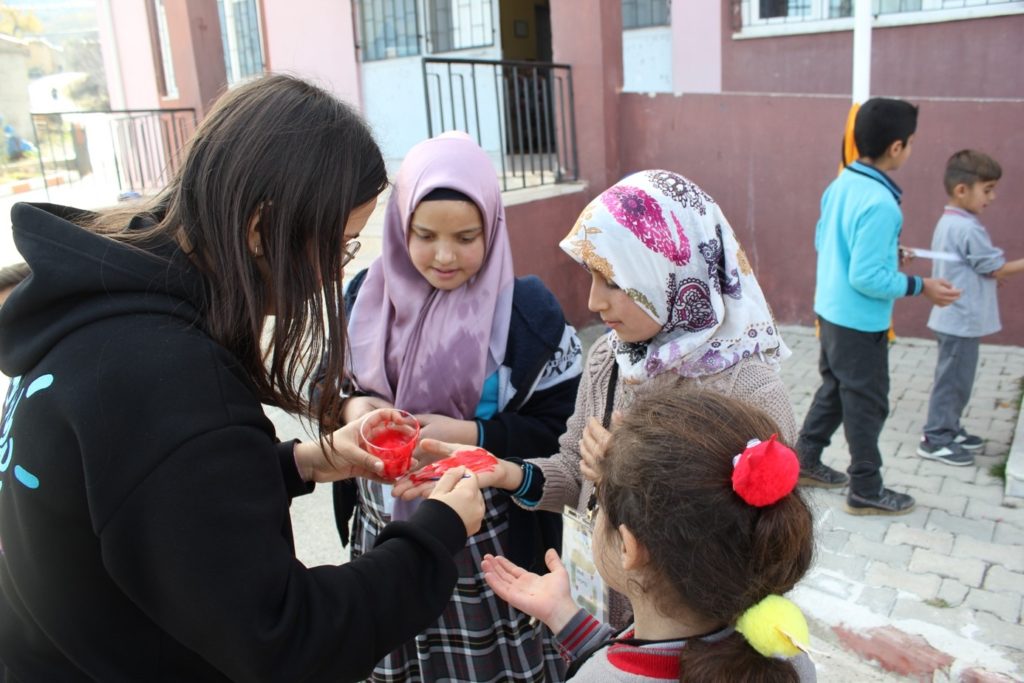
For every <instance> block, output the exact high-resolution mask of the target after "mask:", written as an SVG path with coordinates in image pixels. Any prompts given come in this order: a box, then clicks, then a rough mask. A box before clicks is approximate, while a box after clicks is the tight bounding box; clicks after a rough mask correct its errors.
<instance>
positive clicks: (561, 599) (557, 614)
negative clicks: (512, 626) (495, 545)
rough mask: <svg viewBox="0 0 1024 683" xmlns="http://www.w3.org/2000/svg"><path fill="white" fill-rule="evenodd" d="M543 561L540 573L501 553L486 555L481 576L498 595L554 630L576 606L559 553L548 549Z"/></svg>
mask: <svg viewBox="0 0 1024 683" xmlns="http://www.w3.org/2000/svg"><path fill="white" fill-rule="evenodd" d="M544 561H545V562H546V563H547V566H548V570H549V572H548V573H547V574H545V575H544V576H540V575H538V574H534V573H533V572H528V571H526V570H525V569H523V568H522V567H520V566H519V565H516V564H513V563H512V562H510V561H509V560H507V559H505V558H504V557H500V556H499V557H495V556H494V555H485V556H484V561H483V563H482V566H483V569H484V579H485V580H486V581H487V585H489V586H490V587H491V589H492V590H493V591H494V593H495V594H496V595H497V596H498V597H499V598H501V599H502V600H504V601H505V602H507V603H508V604H510V605H512V606H513V607H515V608H516V609H518V610H519V611H521V612H525V613H526V614H529V615H530V616H532V617H536V618H538V619H540V620H541V621H542V622H544V623H545V624H547V626H548V628H550V629H551V630H552V631H553V632H555V633H557V632H558V631H560V630H561V629H562V628H563V627H564V626H565V625H566V624H567V623H569V620H570V619H572V617H573V615H574V614H576V611H577V607H576V603H574V602H573V599H572V593H571V591H570V589H569V575H568V574H567V573H566V571H565V567H564V566H563V565H562V561H561V560H559V559H558V553H556V552H555V551H554V550H548V551H547V553H546V554H545V555H544Z"/></svg>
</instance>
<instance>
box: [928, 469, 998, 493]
mask: <svg viewBox="0 0 1024 683" xmlns="http://www.w3.org/2000/svg"><path fill="white" fill-rule="evenodd" d="M950 469H952V468H950ZM956 469H957V470H960V472H962V473H963V474H967V475H970V479H961V480H957V479H956V478H955V477H944V478H943V481H942V489H941V493H942V495H944V496H964V497H965V498H971V499H978V498H982V499H983V500H984V499H988V500H991V501H993V502H996V501H1000V500H1002V498H1003V492H1002V489H1001V488H1000V487H998V486H995V485H992V486H979V485H977V484H975V483H974V479H975V478H976V477H977V476H978V474H977V472H970V471H967V470H970V469H971V468H969V467H958V468H956Z"/></svg>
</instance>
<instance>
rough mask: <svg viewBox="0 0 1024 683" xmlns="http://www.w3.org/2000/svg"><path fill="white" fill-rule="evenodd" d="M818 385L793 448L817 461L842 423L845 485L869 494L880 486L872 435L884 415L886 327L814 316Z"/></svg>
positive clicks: (804, 460)
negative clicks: (858, 326)
mask: <svg viewBox="0 0 1024 683" xmlns="http://www.w3.org/2000/svg"><path fill="white" fill-rule="evenodd" d="M818 323H819V325H820V331H821V355H820V356H819V357H818V372H820V373H821V386H820V387H818V391H817V392H815V394H814V400H813V401H812V402H811V407H810V409H809V410H808V411H807V417H805V418H804V425H803V428H802V429H801V430H800V438H799V439H798V440H797V444H796V452H797V455H799V456H800V462H801V463H802V464H803V465H804V466H812V465H815V464H817V463H819V462H821V452H822V451H823V450H824V449H825V448H826V447H828V445H829V443H831V441H832V435H833V434H834V433H835V431H836V430H837V429H839V426H840V425H842V426H843V431H844V432H845V434H846V443H847V444H848V446H849V448H850V466H849V467H848V468H847V470H846V471H847V472H848V473H849V475H850V491H851V492H853V493H856V494H857V495H859V496H867V497H874V496H877V495H878V494H879V492H880V491H881V490H882V473H881V467H882V453H881V452H880V451H879V450H878V436H879V435H880V434H881V433H882V427H884V426H885V418H887V417H888V416H889V339H888V333H887V331H885V330H883V331H881V332H861V331H859V330H854V329H850V328H849V327H843V326H842V325H836V324H834V323H830V322H829V321H827V320H825V319H824V318H822V317H821V316H818Z"/></svg>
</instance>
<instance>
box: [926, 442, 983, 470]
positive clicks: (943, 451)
mask: <svg viewBox="0 0 1024 683" xmlns="http://www.w3.org/2000/svg"><path fill="white" fill-rule="evenodd" d="M917 454H918V455H920V456H921V457H922V458H926V459H928V460H936V461H938V462H944V463H946V464H947V465H952V466H953V467H967V466H968V465H973V464H974V456H973V455H971V454H970V453H968V452H967V451H966V450H964V447H963V446H961V445H960V444H958V443H956V442H955V441H954V442H953V443H950V444H946V445H945V446H936V445H935V444H933V443H931V442H929V441H928V439H921V443H919V444H917Z"/></svg>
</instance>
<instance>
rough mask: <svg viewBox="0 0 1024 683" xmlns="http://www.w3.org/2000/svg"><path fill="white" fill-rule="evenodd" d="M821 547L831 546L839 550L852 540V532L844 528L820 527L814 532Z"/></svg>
mask: <svg viewBox="0 0 1024 683" xmlns="http://www.w3.org/2000/svg"><path fill="white" fill-rule="evenodd" d="M814 538H815V541H817V545H818V547H819V548H830V549H832V550H834V551H839V550H841V549H842V548H843V546H845V545H846V542H847V541H849V540H850V532H849V531H844V530H842V529H820V530H816V531H815V534H814Z"/></svg>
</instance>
